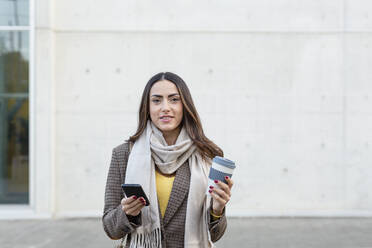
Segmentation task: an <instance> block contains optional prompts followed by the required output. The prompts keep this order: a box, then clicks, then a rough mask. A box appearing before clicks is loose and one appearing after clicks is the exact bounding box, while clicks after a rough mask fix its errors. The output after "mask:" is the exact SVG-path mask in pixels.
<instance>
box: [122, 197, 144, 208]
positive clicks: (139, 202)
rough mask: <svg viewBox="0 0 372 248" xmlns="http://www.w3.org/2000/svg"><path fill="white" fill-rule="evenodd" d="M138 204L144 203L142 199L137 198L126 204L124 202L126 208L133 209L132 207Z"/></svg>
mask: <svg viewBox="0 0 372 248" xmlns="http://www.w3.org/2000/svg"><path fill="white" fill-rule="evenodd" d="M138 204H142V202H141V200H140V199H137V200H135V201H133V202H131V203H129V204H128V203H126V204H124V207H125V209H126V210H127V209H131V208H133V207H135V206H137V205H138Z"/></svg>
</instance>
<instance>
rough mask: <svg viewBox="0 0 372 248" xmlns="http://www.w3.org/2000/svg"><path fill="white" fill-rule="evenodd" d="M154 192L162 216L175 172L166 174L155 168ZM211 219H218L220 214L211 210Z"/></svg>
mask: <svg viewBox="0 0 372 248" xmlns="http://www.w3.org/2000/svg"><path fill="white" fill-rule="evenodd" d="M155 177H156V193H157V194H158V201H159V208H160V212H161V216H162V217H164V214H165V210H166V209H167V206H168V201H169V197H170V194H171V192H172V187H173V182H174V179H175V177H176V174H173V175H171V176H168V175H167V176H166V175H163V174H161V173H160V172H158V170H155ZM211 215H212V221H215V220H218V219H219V218H221V216H222V215H216V214H214V213H213V212H212V211H211Z"/></svg>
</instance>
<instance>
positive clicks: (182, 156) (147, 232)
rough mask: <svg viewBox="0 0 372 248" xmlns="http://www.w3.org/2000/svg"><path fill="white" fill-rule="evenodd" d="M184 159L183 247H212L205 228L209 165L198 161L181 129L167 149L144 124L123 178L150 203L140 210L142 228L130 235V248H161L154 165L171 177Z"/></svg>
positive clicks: (158, 134) (157, 134)
mask: <svg viewBox="0 0 372 248" xmlns="http://www.w3.org/2000/svg"><path fill="white" fill-rule="evenodd" d="M186 160H188V161H189V166H190V172H191V178H190V191H189V195H188V199H187V210H186V223H185V246H184V247H187V248H200V247H203V248H205V247H214V246H213V243H212V241H211V237H210V233H209V229H208V216H207V210H208V208H209V207H210V205H209V204H210V196H206V194H205V191H206V188H207V186H208V174H209V168H210V166H209V165H208V164H207V163H206V162H204V161H203V160H202V158H201V156H200V154H199V152H197V149H196V147H195V145H194V144H193V142H192V140H191V139H190V137H189V135H188V134H187V132H186V130H185V128H182V130H181V132H180V134H179V136H178V138H177V141H176V143H175V144H174V145H171V146H168V145H167V143H166V141H165V139H164V137H163V135H162V133H161V131H160V130H159V129H157V128H156V127H155V125H154V124H153V123H152V122H151V121H148V123H147V126H146V129H145V131H144V132H143V134H142V135H141V136H140V137H139V138H138V139H137V140H136V142H135V143H134V146H133V148H132V151H131V153H130V155H129V158H128V165H127V172H126V176H125V183H138V184H141V185H142V188H143V190H144V191H145V193H146V195H147V197H148V198H149V201H150V206H147V207H144V208H143V209H142V225H141V226H139V227H137V228H136V229H135V230H134V231H133V232H132V233H131V242H130V247H131V248H132V247H133V248H134V247H136V248H137V247H161V228H160V217H159V211H158V199H157V195H156V183H155V164H156V165H157V166H158V168H159V169H160V170H161V172H162V173H165V174H172V173H173V172H175V171H176V170H177V169H178V168H179V167H180V166H181V165H182V164H183V163H184V162H185V161H186Z"/></svg>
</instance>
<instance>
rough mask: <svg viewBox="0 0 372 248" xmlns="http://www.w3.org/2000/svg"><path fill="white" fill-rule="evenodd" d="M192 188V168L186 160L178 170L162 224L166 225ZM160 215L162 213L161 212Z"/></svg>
mask: <svg viewBox="0 0 372 248" xmlns="http://www.w3.org/2000/svg"><path fill="white" fill-rule="evenodd" d="M189 188H190V168H189V163H188V162H187V161H186V162H185V163H184V164H183V165H182V166H181V167H180V168H178V170H177V172H176V177H175V179H174V182H173V187H172V191H171V194H170V197H169V201H168V205H167V208H166V210H165V213H164V218H163V220H162V222H163V223H162V224H163V225H164V226H166V225H167V224H168V222H169V221H170V220H171V219H172V217H173V216H174V214H175V213H176V212H177V210H178V208H179V207H180V206H181V204H182V202H183V201H184V199H185V197H186V196H187V195H188V192H189ZM159 216H161V213H160V212H159Z"/></svg>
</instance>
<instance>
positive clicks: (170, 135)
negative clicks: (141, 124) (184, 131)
mask: <svg viewBox="0 0 372 248" xmlns="http://www.w3.org/2000/svg"><path fill="white" fill-rule="evenodd" d="M180 132H181V128H180V127H179V126H178V127H177V128H176V129H175V130H172V131H170V132H163V137H164V139H165V141H166V142H167V144H168V146H171V145H174V144H175V143H176V140H177V138H178V135H179V134H180Z"/></svg>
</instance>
